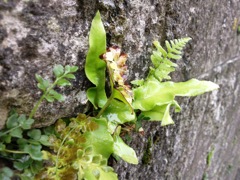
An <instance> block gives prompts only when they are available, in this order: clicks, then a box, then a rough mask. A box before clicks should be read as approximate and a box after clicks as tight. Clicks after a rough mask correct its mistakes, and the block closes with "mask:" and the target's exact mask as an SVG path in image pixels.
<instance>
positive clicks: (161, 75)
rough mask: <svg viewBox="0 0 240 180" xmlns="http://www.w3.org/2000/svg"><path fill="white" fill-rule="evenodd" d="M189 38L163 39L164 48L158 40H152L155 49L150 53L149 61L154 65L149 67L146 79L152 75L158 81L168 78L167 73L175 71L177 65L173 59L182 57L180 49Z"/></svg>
mask: <svg viewBox="0 0 240 180" xmlns="http://www.w3.org/2000/svg"><path fill="white" fill-rule="evenodd" d="M190 40H191V38H188V37H187V38H182V39H174V40H170V41H165V45H166V50H165V49H164V48H163V47H162V46H161V45H160V43H159V42H157V41H154V42H153V44H154V46H155V47H156V49H157V50H155V51H153V53H152V55H151V61H152V63H153V66H154V67H151V68H150V72H149V75H148V79H151V78H152V77H153V78H155V79H157V80H158V81H160V82H161V81H163V80H170V79H171V78H170V76H169V73H171V72H173V71H175V68H176V67H177V64H176V63H173V62H172V61H171V59H173V60H179V59H181V58H182V50H183V48H184V47H185V45H186V44H187V42H188V41H190Z"/></svg>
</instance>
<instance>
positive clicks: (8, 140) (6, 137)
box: [0, 134, 12, 144]
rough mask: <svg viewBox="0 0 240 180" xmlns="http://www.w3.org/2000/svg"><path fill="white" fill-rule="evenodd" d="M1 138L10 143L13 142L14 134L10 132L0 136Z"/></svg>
mask: <svg viewBox="0 0 240 180" xmlns="http://www.w3.org/2000/svg"><path fill="white" fill-rule="evenodd" d="M0 140H1V141H2V142H4V143H7V144H8V143H10V142H11V140H12V136H11V135H9V134H5V135H2V136H0Z"/></svg>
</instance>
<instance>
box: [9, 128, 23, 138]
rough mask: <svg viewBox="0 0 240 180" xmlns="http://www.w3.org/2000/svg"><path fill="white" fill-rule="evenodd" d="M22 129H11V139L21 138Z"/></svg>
mask: <svg viewBox="0 0 240 180" xmlns="http://www.w3.org/2000/svg"><path fill="white" fill-rule="evenodd" d="M22 133H23V131H22V129H21V128H20V127H18V128H16V129H13V130H12V131H11V132H10V135H11V136H12V137H17V138H22Z"/></svg>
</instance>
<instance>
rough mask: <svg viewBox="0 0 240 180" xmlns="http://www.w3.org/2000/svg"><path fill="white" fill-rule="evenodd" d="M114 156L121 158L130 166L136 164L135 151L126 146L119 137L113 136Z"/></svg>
mask: <svg viewBox="0 0 240 180" xmlns="http://www.w3.org/2000/svg"><path fill="white" fill-rule="evenodd" d="M113 149H114V154H116V155H117V156H119V157H121V158H122V159H123V160H124V161H126V162H128V163H131V164H138V158H137V156H136V153H135V151H134V150H133V149H132V148H131V147H129V146H128V145H126V144H125V143H124V142H123V140H122V139H121V138H120V137H119V136H114V145H113Z"/></svg>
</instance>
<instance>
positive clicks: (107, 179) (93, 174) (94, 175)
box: [83, 166, 118, 180]
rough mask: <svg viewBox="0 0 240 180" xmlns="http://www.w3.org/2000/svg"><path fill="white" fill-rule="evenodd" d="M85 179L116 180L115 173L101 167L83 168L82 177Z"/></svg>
mask: <svg viewBox="0 0 240 180" xmlns="http://www.w3.org/2000/svg"><path fill="white" fill-rule="evenodd" d="M83 179H86V180H117V179H118V178H117V174H116V173H114V172H113V170H111V171H104V169H103V168H101V167H94V166H93V167H91V166H90V167H88V169H85V170H84V177H83Z"/></svg>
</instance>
